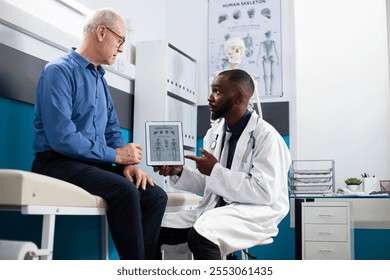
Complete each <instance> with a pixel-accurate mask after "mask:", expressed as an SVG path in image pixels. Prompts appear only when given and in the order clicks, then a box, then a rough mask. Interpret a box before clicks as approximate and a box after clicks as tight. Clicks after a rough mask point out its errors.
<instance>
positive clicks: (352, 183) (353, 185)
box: [344, 177, 362, 191]
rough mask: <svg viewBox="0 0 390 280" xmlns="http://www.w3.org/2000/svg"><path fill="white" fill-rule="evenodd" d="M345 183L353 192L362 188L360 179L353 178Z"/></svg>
mask: <svg viewBox="0 0 390 280" xmlns="http://www.w3.org/2000/svg"><path fill="white" fill-rule="evenodd" d="M344 182H345V184H346V185H347V188H348V189H350V190H351V191H357V190H358V189H359V188H360V184H361V183H362V180H360V179H359V178H354V177H351V178H348V179H346V180H345V181H344Z"/></svg>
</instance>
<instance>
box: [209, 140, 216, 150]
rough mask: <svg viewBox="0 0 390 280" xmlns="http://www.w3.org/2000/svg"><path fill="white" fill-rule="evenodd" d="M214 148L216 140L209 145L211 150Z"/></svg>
mask: <svg viewBox="0 0 390 280" xmlns="http://www.w3.org/2000/svg"><path fill="white" fill-rule="evenodd" d="M216 146H217V140H214V141H213V142H211V145H210V148H211V149H213V150H214V149H215V147H216Z"/></svg>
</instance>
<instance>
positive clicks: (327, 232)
mask: <svg viewBox="0 0 390 280" xmlns="http://www.w3.org/2000/svg"><path fill="white" fill-rule="evenodd" d="M318 234H319V235H332V233H331V232H330V231H320V232H319V233H318Z"/></svg>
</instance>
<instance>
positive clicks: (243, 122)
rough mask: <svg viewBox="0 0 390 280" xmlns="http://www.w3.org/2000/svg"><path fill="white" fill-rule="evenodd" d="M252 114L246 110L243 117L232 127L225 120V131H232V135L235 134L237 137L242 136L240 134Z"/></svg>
mask: <svg viewBox="0 0 390 280" xmlns="http://www.w3.org/2000/svg"><path fill="white" fill-rule="evenodd" d="M251 115H252V112H250V111H248V110H247V111H246V112H245V114H244V115H243V116H242V117H241V119H240V120H239V121H238V123H237V124H236V125H235V126H234V127H232V128H230V127H228V126H227V124H226V122H225V131H230V132H231V133H232V135H234V136H236V137H240V135H241V133H242V132H243V131H244V129H245V126H246V125H247V123H248V121H249V119H250V117H251Z"/></svg>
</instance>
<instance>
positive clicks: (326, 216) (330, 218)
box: [304, 207, 347, 224]
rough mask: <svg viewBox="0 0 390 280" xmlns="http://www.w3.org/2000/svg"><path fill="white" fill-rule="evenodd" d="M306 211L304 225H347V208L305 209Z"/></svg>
mask: <svg viewBox="0 0 390 280" xmlns="http://www.w3.org/2000/svg"><path fill="white" fill-rule="evenodd" d="M304 211H305V214H304V217H305V219H304V223H316V224H325V223H326V224H345V223H347V207H305V208H304Z"/></svg>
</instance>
